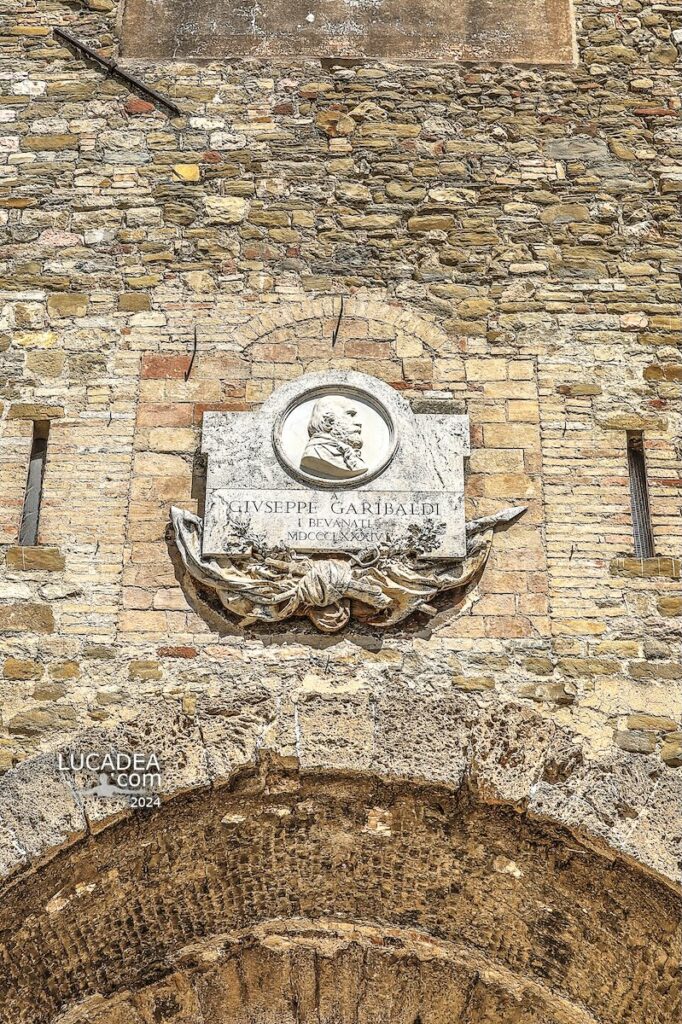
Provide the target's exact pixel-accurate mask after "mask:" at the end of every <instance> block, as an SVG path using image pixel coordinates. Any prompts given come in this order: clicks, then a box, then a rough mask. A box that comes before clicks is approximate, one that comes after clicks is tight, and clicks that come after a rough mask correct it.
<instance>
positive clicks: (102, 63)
mask: <svg viewBox="0 0 682 1024" xmlns="http://www.w3.org/2000/svg"><path fill="white" fill-rule="evenodd" d="M52 31H53V32H54V34H55V35H56V36H57V38H58V39H61V40H62V42H64V43H67V44H68V45H69V46H72V47H73V48H74V49H75V50H77V51H78V52H79V53H80V54H81V55H82V56H84V57H85V58H86V59H87V60H90V61H92V62H93V63H94V64H97V65H98V67H101V68H103V69H104V70H105V71H106V72H107V74H108V75H111V76H112V77H113V78H120V80H121V81H122V82H125V83H126V85H129V86H131V87H132V88H133V89H134V90H136V91H137V92H140V93H142V95H143V96H147V97H149V99H150V100H153V102H154V103H157V104H158V105H159V106H161V107H165V108H166V110H170V111H171V113H173V114H175V115H176V116H179V115H181V114H182V111H181V110H180V107H178V106H176V104H175V103H173V101H172V100H169V99H168V98H167V97H166V96H163V95H162V94H161V93H160V92H157V91H156V89H152V87H151V86H150V85H146V84H145V83H144V82H141V81H140V79H139V78H136V77H135V75H131V74H130V72H128V71H124V70H123V68H121V67H120V65H118V64H117V63H116V61H114V60H108V59H107V58H106V57H101V56H100V55H99V53H97V51H96V50H93V48H92V47H91V46H88V45H87V43H83V42H81V40H80V39H76V37H75V36H72V35H71V33H70V32H67V31H66V30H65V29H63V28H57V27H54V28H53V29H52Z"/></svg>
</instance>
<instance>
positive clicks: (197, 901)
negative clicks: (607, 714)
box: [0, 743, 680, 1024]
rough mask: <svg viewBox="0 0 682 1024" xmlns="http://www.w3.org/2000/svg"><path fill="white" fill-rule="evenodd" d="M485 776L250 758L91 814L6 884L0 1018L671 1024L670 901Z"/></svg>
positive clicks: (29, 1022) (675, 917)
mask: <svg viewBox="0 0 682 1024" xmlns="http://www.w3.org/2000/svg"><path fill="white" fill-rule="evenodd" d="M559 749H560V744H558V745H557V744H556V743H554V744H550V749H548V750H547V751H546V758H545V762H544V769H543V771H544V775H545V777H546V779H551V777H552V776H551V773H552V771H554V772H555V773H556V772H557V771H559V772H560V771H561V768H560V766H559V764H558V760H560V758H559V759H557V753H558V750H559ZM481 752H482V751H481ZM519 767H521V766H519ZM565 768H566V764H564V769H565ZM569 774H570V770H569ZM485 776H486V770H485V768H483V770H482V773H481V779H480V780H479V781H478V782H477V781H476V779H475V777H474V776H473V775H472V773H470V772H468V773H467V779H468V781H465V782H464V783H463V784H462V785H460V786H459V787H457V788H455V787H453V786H451V785H445V784H443V783H427V782H425V781H421V782H418V781H414V780H413V781H410V780H409V779H408V778H405V777H403V778H400V777H398V776H395V775H394V776H393V777H386V776H384V777H381V776H380V775H379V774H377V773H374V772H369V771H349V770H346V771H343V770H338V769H334V768H327V769H325V768H324V767H323V766H318V767H317V768H316V769H312V768H310V769H307V770H301V768H300V767H299V765H298V764H297V763H296V762H295V760H294V759H292V758H281V757H279V758H278V757H274V756H266V757H264V758H261V759H257V760H256V761H253V762H252V763H251V764H250V765H247V766H245V767H243V768H242V769H240V770H238V771H236V772H235V773H234V774H233V775H232V776H231V777H230V778H229V779H223V780H222V782H223V784H222V785H217V786H215V785H213V786H208V787H204V788H201V789H198V790H194V791H191V792H187V793H185V794H184V795H183V794H179V795H176V796H175V797H174V798H172V799H170V800H168V801H167V802H166V803H164V805H163V806H162V808H161V809H160V810H156V811H153V812H151V813H149V814H142V815H140V814H138V815H132V816H131V815H124V816H122V817H119V818H118V819H114V820H109V819H103V820H100V821H99V822H98V823H96V821H95V816H94V815H93V824H92V826H91V828H90V829H88V830H87V831H85V833H83V834H81V835H80V836H79V837H77V838H76V839H75V840H73V841H68V840H67V842H66V843H65V844H64V845H63V846H62V848H61V849H58V850H56V851H55V850H54V849H53V850H51V851H49V850H45V851H42V853H41V852H39V851H36V854H35V857H34V859H33V860H34V863H33V864H29V865H25V866H24V868H23V869H20V870H18V872H17V873H16V874H14V875H13V876H12V877H11V880H10V881H9V883H8V884H7V887H6V889H5V891H4V893H3V897H2V900H1V901H0V905H1V908H2V909H1V910H0V942H1V946H0V948H2V950H3V952H2V956H1V959H0V964H1V969H0V979H1V980H0V985H1V986H2V987H1V988H0V991H1V992H2V1001H1V1004H0V1005H1V1006H2V1010H0V1020H2V1022H3V1024H166V1022H168V1024H171V1022H172V1024H180V1022H181V1024H233V1022H240V1024H241V1022H244V1024H252V1022H255V1021H258V1022H266V1021H267V1022H273V1024H274V1022H278V1024H289V1022H291V1024H302V1022H315V1024H326V1022H329V1024H332V1022H333V1024H357V1022H363V1021H368V1022H370V1021H371V1022H374V1024H376V1022H384V1021H385V1022H401V1024H403V1022H404V1024H415V1022H417V1021H419V1022H421V1024H446V1022H447V1024H450V1022H453V1021H462V1022H467V1024H479V1022H480V1024H482V1022H490V1024H492V1022H495V1024H520V1022H523V1024H597V1022H600V1024H607V1022H608V1024H625V1022H633V1021H639V1020H643V1019H646V1020H647V1021H648V1022H651V1024H654V1022H661V1024H662V1022H668V1021H671V1020H674V1019H675V1016H676V1013H677V1012H678V1010H679V990H678V986H677V979H676V975H677V967H676V965H677V963H678V959H679V952H680V930H679V919H680V905H679V900H678V898H677V895H676V893H675V892H674V891H673V890H671V889H670V888H669V887H668V886H667V885H666V884H665V883H664V882H663V881H662V880H661V879H659V878H656V877H655V876H654V874H653V873H652V872H650V871H646V870H645V869H644V868H643V867H641V866H638V865H637V864H636V863H634V862H633V861H632V859H631V858H627V859H624V858H623V857H622V856H617V855H616V854H615V852H614V851H610V850H609V848H608V846H607V845H606V843H604V842H603V841H602V842H601V843H598V842H597V840H596V839H595V837H591V838H590V837H587V836H585V835H582V836H578V835H576V834H575V833H574V832H571V831H570V830H568V829H567V828H565V827H561V826H558V825H556V824H551V823H549V822H547V821H546V820H545V821H543V820H541V819H540V818H539V816H537V815H534V814H531V813H528V810H527V808H526V809H524V808H523V806H522V804H523V801H518V802H517V804H516V806H512V804H511V803H510V802H509V801H501V800H499V801H498V800H493V793H492V790H490V789H489V788H488V786H489V784H490V778H488V780H487V781H486V777H485ZM602 782H603V780H602ZM553 784H554V785H558V787H559V788H560V789H561V788H562V786H563V785H564V784H563V783H562V782H561V781H560V780H559V779H558V778H556V777H555V778H554V779H553ZM564 788H565V786H564ZM486 791H487V795H486ZM583 791H584V793H585V795H586V796H587V797H588V799H589V779H587V780H585V779H583ZM49 799H53V800H54V793H52V794H51V795H46V800H49Z"/></svg>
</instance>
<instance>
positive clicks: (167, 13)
mask: <svg viewBox="0 0 682 1024" xmlns="http://www.w3.org/2000/svg"><path fill="white" fill-rule="evenodd" d="M122 42H123V55H124V56H125V57H141V58H144V59H159V58H161V59H185V58H188V57H189V58H194V59H214V58H216V57H240V56H249V57H261V58H264V59H272V58H274V59H278V58H282V59H288V58H293V57H326V58H351V59H363V58H370V59H371V58H388V59H399V60H423V61H432V60H433V61H459V60H473V61H481V60H483V61H487V60H492V61H519V62H524V63H531V64H561V63H572V62H573V61H574V60H575V52H574V43H573V16H572V10H571V4H570V0H488V2H486V3H483V2H482V0H457V2H456V3H442V0H371V2H358V0H289V2H288V3H282V0H244V2H242V3H239V4H229V3H218V2H217V0H155V3H153V4H151V3H149V0H126V3H125V7H124V17H123V39H122Z"/></svg>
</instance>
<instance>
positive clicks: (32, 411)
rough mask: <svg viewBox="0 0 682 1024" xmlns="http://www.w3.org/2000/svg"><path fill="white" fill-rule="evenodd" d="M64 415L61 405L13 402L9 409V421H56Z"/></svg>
mask: <svg viewBox="0 0 682 1024" xmlns="http://www.w3.org/2000/svg"><path fill="white" fill-rule="evenodd" d="M63 415H64V410H63V408H62V407H61V405H41V404H39V403H37V402H13V403H12V405H10V407H9V412H8V413H7V419H9V420H57V419H60V418H61V417H62V416H63Z"/></svg>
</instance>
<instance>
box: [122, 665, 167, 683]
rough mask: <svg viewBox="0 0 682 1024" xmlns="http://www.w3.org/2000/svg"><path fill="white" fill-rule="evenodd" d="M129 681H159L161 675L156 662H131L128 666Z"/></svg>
mask: <svg viewBox="0 0 682 1024" xmlns="http://www.w3.org/2000/svg"><path fill="white" fill-rule="evenodd" d="M128 675H129V676H130V678H131V679H161V678H162V677H163V673H162V672H161V667H160V666H159V663H158V661H131V662H130V665H129V666H128Z"/></svg>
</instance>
